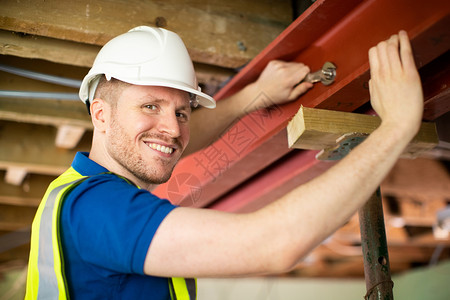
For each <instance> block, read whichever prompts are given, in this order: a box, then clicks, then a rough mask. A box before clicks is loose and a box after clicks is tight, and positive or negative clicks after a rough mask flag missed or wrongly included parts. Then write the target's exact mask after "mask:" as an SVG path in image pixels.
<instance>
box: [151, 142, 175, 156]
mask: <svg viewBox="0 0 450 300" xmlns="http://www.w3.org/2000/svg"><path fill="white" fill-rule="evenodd" d="M148 146H149V147H150V148H152V149H153V150H156V151H159V152H162V153H165V154H172V152H173V150H174V149H173V148H171V147H166V146H162V145H160V144H155V143H150V144H148Z"/></svg>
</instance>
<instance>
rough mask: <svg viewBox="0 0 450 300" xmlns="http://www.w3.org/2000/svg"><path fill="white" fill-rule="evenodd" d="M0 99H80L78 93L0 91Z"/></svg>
mask: <svg viewBox="0 0 450 300" xmlns="http://www.w3.org/2000/svg"><path fill="white" fill-rule="evenodd" d="M0 97H4V98H6V97H9V98H31V99H57V100H70V101H72V100H76V101H79V100H80V98H79V96H78V94H77V93H51V92H32V91H8V90H0Z"/></svg>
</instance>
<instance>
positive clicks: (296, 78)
mask: <svg viewBox="0 0 450 300" xmlns="http://www.w3.org/2000/svg"><path fill="white" fill-rule="evenodd" d="M309 72H310V70H309V67H308V66H306V65H304V64H302V63H297V62H284V61H280V60H272V61H270V62H269V63H268V64H267V66H266V67H265V69H264V70H263V72H262V73H261V75H260V76H259V78H258V80H256V81H255V82H254V83H253V88H254V89H255V91H256V94H259V93H264V94H265V95H266V96H267V97H269V99H270V103H271V104H272V105H278V104H283V103H285V102H289V101H293V100H296V99H298V97H300V95H302V94H304V93H305V92H307V91H308V90H309V89H310V88H312V87H313V86H314V85H313V84H312V83H310V82H302V83H301V84H298V83H299V82H300V81H302V80H303V79H304V78H305V76H306V75H307V74H308V73H309ZM253 100H254V101H253V102H252V103H250V105H251V106H252V108H251V109H249V110H256V109H259V108H262V107H264V106H266V105H267V101H262V100H264V97H255V99H253ZM258 100H261V101H259V102H258ZM266 100H267V99H266Z"/></svg>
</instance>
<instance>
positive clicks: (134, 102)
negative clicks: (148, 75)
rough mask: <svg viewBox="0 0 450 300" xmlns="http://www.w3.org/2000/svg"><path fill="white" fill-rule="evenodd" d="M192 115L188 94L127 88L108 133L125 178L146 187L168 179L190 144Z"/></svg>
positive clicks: (113, 156) (113, 116)
mask: <svg viewBox="0 0 450 300" xmlns="http://www.w3.org/2000/svg"><path fill="white" fill-rule="evenodd" d="M190 114H191V108H190V105H189V95H188V93H187V92H183V91H180V90H176V89H172V88H166V87H151V86H137V85H130V86H129V87H126V88H125V89H124V90H123V92H122V94H121V95H120V96H119V98H118V99H117V106H116V107H115V108H113V109H112V112H111V122H110V126H109V129H108V131H107V133H106V135H107V148H108V149H107V151H108V152H109V155H110V157H111V158H113V159H114V161H115V162H116V163H117V164H118V168H119V169H120V170H121V173H122V175H124V176H126V177H129V176H130V177H131V176H134V177H136V178H137V179H138V180H139V181H140V182H144V183H146V184H160V183H163V182H166V181H167V180H169V178H170V176H171V174H172V170H173V168H174V167H175V165H176V163H177V162H178V160H179V159H180V157H181V154H182V152H183V151H184V149H185V148H186V146H187V144H188V141H189V118H190ZM131 178H132V177H131ZM131 178H130V179H131Z"/></svg>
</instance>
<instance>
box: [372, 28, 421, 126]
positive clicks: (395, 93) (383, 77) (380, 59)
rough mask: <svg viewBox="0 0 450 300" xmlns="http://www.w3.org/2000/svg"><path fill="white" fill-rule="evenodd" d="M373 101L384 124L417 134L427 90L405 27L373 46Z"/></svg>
mask: <svg viewBox="0 0 450 300" xmlns="http://www.w3.org/2000/svg"><path fill="white" fill-rule="evenodd" d="M369 62H370V74H371V80H370V81H369V88H370V94H371V103H372V107H373V108H374V110H375V111H376V112H377V113H378V115H379V116H380V117H381V119H382V122H383V123H384V124H388V125H390V126H393V128H400V129H405V130H407V131H408V132H410V133H411V134H416V132H417V130H418V128H419V126H420V121H421V119H422V114H423V93H422V86H421V83H420V77H419V73H418V72H417V69H416V66H415V64H414V58H413V55H412V50H411V44H410V42H409V39H408V36H407V34H406V32H405V31H400V32H399V34H398V35H393V36H392V37H391V38H390V39H389V40H387V41H383V42H380V43H379V44H378V45H377V46H376V47H373V48H371V49H370V50H369Z"/></svg>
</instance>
